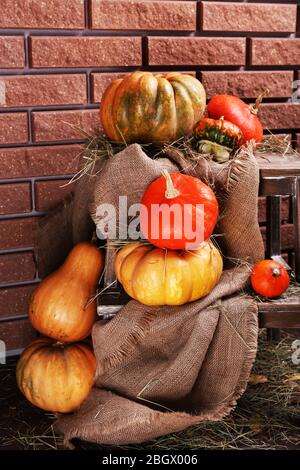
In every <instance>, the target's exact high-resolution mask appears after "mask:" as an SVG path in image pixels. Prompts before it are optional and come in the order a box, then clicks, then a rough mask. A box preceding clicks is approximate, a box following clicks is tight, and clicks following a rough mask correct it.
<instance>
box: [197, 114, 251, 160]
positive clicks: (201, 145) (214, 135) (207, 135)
mask: <svg viewBox="0 0 300 470" xmlns="http://www.w3.org/2000/svg"><path fill="white" fill-rule="evenodd" d="M194 139H195V141H196V142H197V148H198V150H199V151H200V152H202V153H211V154H212V155H215V157H216V160H217V161H219V162H222V161H227V160H228V159H229V157H230V154H231V153H232V152H233V151H235V150H237V149H238V148H239V147H240V146H241V145H242V143H243V134H242V131H241V130H240V129H239V128H238V127H237V126H236V125H235V124H232V122H230V121H226V120H225V119H224V117H223V116H222V117H221V118H220V119H212V118H203V119H201V121H199V122H198V123H197V124H196V127H195V129H194Z"/></svg>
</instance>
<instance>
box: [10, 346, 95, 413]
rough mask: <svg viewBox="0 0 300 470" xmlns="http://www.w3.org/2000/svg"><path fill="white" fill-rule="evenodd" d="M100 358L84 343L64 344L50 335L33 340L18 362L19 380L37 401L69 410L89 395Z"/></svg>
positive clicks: (52, 408) (42, 405) (46, 406)
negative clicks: (97, 361)
mask: <svg viewBox="0 0 300 470" xmlns="http://www.w3.org/2000/svg"><path fill="white" fill-rule="evenodd" d="M95 371H96V359H95V356H94V354H93V352H92V351H91V349H90V348H89V347H88V346H87V345H86V344H83V343H78V344H68V345H62V344H58V343H56V342H55V341H53V340H51V339H50V338H40V339H38V340H36V341H34V342H33V343H31V344H30V345H29V346H28V347H27V348H26V349H25V351H24V352H23V354H22V355H21V357H20V359H19V362H18V364H17V371H16V376H17V383H18V386H19V388H20V390H21V392H22V393H23V394H24V395H25V397H26V398H27V400H29V401H30V402H31V403H32V404H33V405H35V406H38V407H39V408H42V409H43V410H47V411H52V412H59V413H69V412H70V411H73V410H75V409H76V408H78V407H79V406H80V405H81V403H82V402H83V401H84V400H85V399H86V398H87V396H88V394H89V392H90V390H91V388H92V386H93V384H94V374H95Z"/></svg>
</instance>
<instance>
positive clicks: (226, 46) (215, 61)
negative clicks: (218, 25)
mask: <svg viewBox="0 0 300 470" xmlns="http://www.w3.org/2000/svg"><path fill="white" fill-rule="evenodd" d="M148 41H149V64H150V65H244V64H245V51H246V42H245V41H246V40H245V39H244V38H224V37H223V38H217V37H214V38H206V37H168V38H167V37H149V38H148Z"/></svg>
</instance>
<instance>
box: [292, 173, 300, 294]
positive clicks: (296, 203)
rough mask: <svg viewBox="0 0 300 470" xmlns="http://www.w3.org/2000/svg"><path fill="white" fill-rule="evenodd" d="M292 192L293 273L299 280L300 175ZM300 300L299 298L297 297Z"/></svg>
mask: <svg viewBox="0 0 300 470" xmlns="http://www.w3.org/2000/svg"><path fill="white" fill-rule="evenodd" d="M294 185H295V188H294V194H293V196H292V207H293V221H294V240H295V241H294V244H295V246H294V248H295V274H296V279H297V280H298V281H300V177H298V178H295V181H294ZM299 301H300V299H299Z"/></svg>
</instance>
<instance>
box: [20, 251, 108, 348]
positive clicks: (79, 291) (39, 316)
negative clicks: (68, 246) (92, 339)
mask: <svg viewBox="0 0 300 470" xmlns="http://www.w3.org/2000/svg"><path fill="white" fill-rule="evenodd" d="M103 266H104V257H103V252H102V251H100V250H98V248H97V247H96V246H95V245H93V244H92V243H87V242H82V243H78V244H77V245H76V246H75V247H74V248H73V249H72V251H71V252H70V254H69V256H68V257H67V259H66V261H65V262H64V264H63V265H62V266H61V267H60V268H59V269H58V270H57V271H55V272H54V273H52V274H50V276H48V277H46V278H45V279H44V280H43V281H42V282H41V283H40V284H39V286H38V287H37V289H36V290H35V291H34V292H33V295H32V298H31V301H30V305H29V319H30V321H31V323H32V325H33V327H34V328H35V329H37V330H38V331H39V332H40V333H42V334H43V335H45V336H49V337H50V338H54V339H57V340H58V341H66V342H72V341H80V340H82V339H84V338H86V337H87V336H88V335H89V334H90V332H91V329H92V326H93V323H94V321H95V319H96V300H93V301H91V299H92V298H93V297H94V296H95V293H96V289H97V285H98V281H99V278H100V275H101V273H102V271H103Z"/></svg>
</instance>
